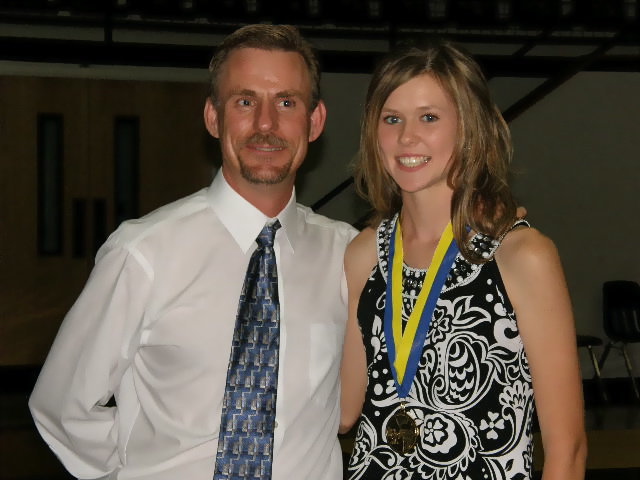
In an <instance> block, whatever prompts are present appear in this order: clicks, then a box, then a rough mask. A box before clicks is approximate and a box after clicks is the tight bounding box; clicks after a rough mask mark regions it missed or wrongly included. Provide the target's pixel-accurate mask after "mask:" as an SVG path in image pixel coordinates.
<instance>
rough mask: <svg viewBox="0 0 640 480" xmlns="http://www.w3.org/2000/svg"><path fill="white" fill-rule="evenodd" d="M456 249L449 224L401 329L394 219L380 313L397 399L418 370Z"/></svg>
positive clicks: (398, 238)
mask: <svg viewBox="0 0 640 480" xmlns="http://www.w3.org/2000/svg"><path fill="white" fill-rule="evenodd" d="M457 254H458V246H457V245H456V242H455V240H454V238H453V229H452V227H451V222H449V223H448V224H447V226H446V227H445V229H444V232H443V233H442V235H441V236H440V240H439V241H438V245H437V247H436V249H435V251H434V253H433V257H432V258H431V263H430V264H429V268H428V269H427V273H426V276H425V279H424V282H423V284H422V288H421V289H420V293H419V294H418V298H417V299H416V303H415V305H414V307H413V310H412V311H411V314H410V315H409V319H408V321H407V325H406V326H405V328H404V332H403V329H402V265H403V250H402V231H401V228H400V218H399V217H398V219H397V220H396V223H395V227H394V232H393V233H392V235H391V238H390V239H389V263H388V266H389V270H388V278H387V296H386V302H385V312H384V333H385V338H386V340H387V353H388V355H389V363H390V364H391V371H392V372H393V378H394V380H395V382H396V389H397V390H398V396H399V397H401V398H404V397H406V396H407V395H408V394H409V390H410V389H411V384H412V382H413V378H414V377H415V374H416V371H417V369H418V363H419V361H420V356H421V354H422V347H423V345H424V341H425V338H426V336H427V332H428V331H429V324H430V323H431V317H432V315H433V311H434V310H435V306H436V303H437V301H438V297H439V296H440V292H441V291H442V286H443V285H444V282H445V280H446V279H447V275H448V274H449V270H450V269H451V266H452V264H453V262H454V261H455V258H456V255H457Z"/></svg>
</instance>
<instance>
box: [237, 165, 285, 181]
mask: <svg viewBox="0 0 640 480" xmlns="http://www.w3.org/2000/svg"><path fill="white" fill-rule="evenodd" d="M290 171H291V169H290V166H289V165H287V166H285V167H281V168H273V167H260V168H246V167H243V168H242V177H243V178H244V179H245V180H246V181H248V182H249V183H253V184H255V185H278V184H279V183H282V182H284V181H285V180H286V179H287V178H288V177H289V172H290Z"/></svg>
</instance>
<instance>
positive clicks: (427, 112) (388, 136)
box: [378, 74, 458, 193]
mask: <svg viewBox="0 0 640 480" xmlns="http://www.w3.org/2000/svg"><path fill="white" fill-rule="evenodd" d="M457 129H458V115H457V110H456V106H455V104H454V103H453V101H452V100H451V98H450V97H449V95H448V94H447V93H446V92H445V91H444V89H443V88H442V87H441V86H440V83H439V82H438V81H437V80H436V79H435V78H434V77H433V76H431V75H429V74H423V75H419V76H417V77H413V78H412V79H411V80H409V81H408V82H406V83H403V84H402V85H400V86H399V87H398V88H396V89H395V90H394V91H393V92H391V95H389V97H388V98H387V100H386V102H385V103H384V105H383V107H382V112H381V113H380V118H379V119H378V145H379V147H380V151H381V154H382V159H383V162H384V167H385V169H386V170H387V172H388V173H389V175H391V177H392V178H393V179H394V181H395V182H396V183H397V184H398V186H399V187H400V189H401V190H402V191H404V192H408V193H413V192H416V191H419V190H424V189H427V188H431V187H434V186H441V187H442V186H444V187H446V188H448V187H447V174H448V172H449V169H450V167H451V158H452V155H453V152H454V149H455V144H456V135H457Z"/></svg>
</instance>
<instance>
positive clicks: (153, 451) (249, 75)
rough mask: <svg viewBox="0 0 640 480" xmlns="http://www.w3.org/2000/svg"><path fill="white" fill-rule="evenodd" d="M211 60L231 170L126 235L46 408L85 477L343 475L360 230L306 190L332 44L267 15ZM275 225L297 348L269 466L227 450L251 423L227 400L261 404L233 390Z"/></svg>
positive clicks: (41, 383) (59, 449) (43, 399)
mask: <svg viewBox="0 0 640 480" xmlns="http://www.w3.org/2000/svg"><path fill="white" fill-rule="evenodd" d="M210 72H211V97H210V98H209V99H207V101H206V104H205V108H204V120H205V124H206V127H207V130H208V131H209V132H210V133H211V135H213V136H214V137H217V138H219V140H220V145H221V149H222V169H221V171H219V172H218V173H217V175H216V176H215V179H214V180H213V183H212V185H211V186H210V187H209V188H208V189H204V190H202V191H200V192H197V193H195V194H193V195H191V196H190V197H187V198H184V199H182V200H178V201H177V202H174V203H172V204H169V205H167V206H165V207H162V208H160V209H158V210H157V211H155V212H152V213H151V214H149V215H147V216H146V217H143V218H141V219H139V220H135V221H131V222H125V223H124V224H123V225H122V226H121V227H120V228H118V230H116V232H114V233H113V234H112V235H111V237H110V238H109V239H108V240H107V242H106V243H105V245H103V247H102V248H101V250H100V251H99V253H98V255H97V260H96V265H95V268H94V270H93V272H92V274H91V276H90V278H89V280H88V282H87V285H86V286H85V289H84V291H83V293H82V294H81V295H80V297H79V299H78V301H77V302H76V304H75V305H74V306H73V308H72V309H71V311H70V312H69V314H68V315H67V317H66V318H65V320H64V322H63V324H62V326H61V328H60V332H59V333H58V336H57V338H56V340H55V342H54V344H53V346H52V348H51V352H50V354H49V357H48V358H47V361H46V362H45V365H44V367H43V369H42V372H41V375H40V378H39V379H38V382H37V384H36V387H35V389H34V392H33V394H32V396H31V399H30V408H31V411H32V414H33V416H34V419H35V421H36V425H37V427H38V429H39V431H40V433H41V434H42V436H43V437H44V439H45V440H46V441H47V443H48V444H49V445H50V446H51V448H52V449H53V450H54V452H55V453H56V454H57V455H58V457H59V458H60V460H61V461H62V462H63V464H64V465H65V466H66V467H67V469H68V470H69V471H70V472H71V473H73V474H74V475H76V476H78V477H79V478H109V479H115V478H119V479H120V478H127V479H136V480H140V479H144V480H151V479H153V480H176V479H189V480H210V479H211V478H245V476H246V478H264V479H269V478H273V479H274V480H289V479H293V478H299V479H314V480H316V479H318V480H322V479H327V480H334V479H339V478H342V460H341V451H340V446H339V444H338V442H337V437H336V433H337V429H338V421H339V407H338V391H339V386H338V370H339V361H340V356H341V345H342V337H343V332H344V323H345V318H346V303H345V298H346V296H345V284H344V278H343V269H342V259H343V254H344V250H345V247H346V245H347V243H348V242H349V241H350V240H351V238H352V237H353V236H354V235H355V230H354V229H353V228H352V227H350V226H348V225H346V224H344V223H341V222H335V221H331V220H329V219H327V218H325V217H322V216H319V215H316V214H314V213H313V212H311V211H310V210H309V209H308V208H306V207H303V206H300V205H297V204H296V202H295V192H294V180H295V174H296V171H297V169H298V167H299V166H300V164H301V163H302V161H303V160H304V157H305V155H306V153H307V146H308V142H310V141H313V140H315V139H316V138H317V137H318V136H319V135H320V133H321V132H322V129H323V126H324V121H325V115H326V112H325V106H324V104H323V103H322V101H321V100H320V98H319V71H318V64H317V60H316V59H315V57H314V55H313V53H312V51H311V49H310V47H309V45H308V44H307V43H306V42H305V41H304V40H303V39H302V38H301V37H300V35H299V33H298V32H297V30H295V29H294V28H292V27H288V26H268V25H252V26H247V27H243V28H241V29H239V30H238V31H236V32H234V33H233V34H231V35H230V36H229V37H228V38H227V39H226V40H225V41H224V42H223V44H222V45H221V46H220V48H219V49H218V51H217V53H216V54H215V55H214V57H213V59H212V61H211V65H210ZM276 222H277V223H276ZM278 225H280V228H279V229H278ZM265 229H270V231H271V232H272V233H273V232H274V231H275V240H274V245H273V247H264V248H265V249H267V248H271V249H272V251H273V252H274V253H275V259H276V260H275V263H276V267H275V268H276V270H277V282H276V284H277V293H276V294H275V298H276V302H277V298H278V296H279V304H278V303H276V305H277V307H276V312H279V313H277V315H278V316H279V317H273V318H279V350H277V355H279V361H277V363H276V367H277V368H276V372H277V382H276V386H277V395H276V396H275V397H274V398H275V400H274V401H275V405H276V409H275V419H271V420H266V421H263V423H262V424H261V425H260V427H259V428H258V430H260V433H264V432H263V431H262V429H263V428H264V429H265V430H272V431H273V433H272V436H271V438H270V439H268V440H267V443H266V444H265V445H267V446H268V448H265V449H264V452H263V448H262V447H260V448H259V450H260V454H264V458H265V460H263V463H262V464H261V466H259V467H256V469H255V470H253V468H254V467H247V466H246V465H244V464H243V465H242V466H240V467H235V466H232V467H229V466H228V465H227V464H226V463H225V462H226V461H227V460H228V458H227V456H228V453H227V451H226V449H227V444H228V443H229V442H227V437H226V436H225V435H227V433H229V432H231V431H232V430H229V431H227V429H228V428H231V427H235V423H234V422H235V420H233V421H231V420H228V417H225V415H227V411H228V410H229V409H232V408H234V405H240V404H242V407H243V408H244V403H243V401H241V400H232V399H233V398H235V397H232V396H228V395H232V393H229V392H228V391H226V389H228V388H229V385H230V384H233V385H236V382H235V380H236V378H235V375H236V374H235V373H232V372H235V370H233V368H236V367H232V360H231V359H232V358H234V356H236V354H235V353H234V352H236V350H235V349H236V348H240V347H238V346H237V345H236V344H237V343H238V342H237V341H236V340H237V337H238V336H239V335H240V334H239V333H238V331H236V332H235V333H234V330H237V328H238V327H236V321H238V322H240V317H241V315H240V311H241V310H242V308H244V307H242V308H239V305H240V306H242V305H244V303H245V299H246V297H247V296H248V295H249V294H248V293H247V295H245V293H246V292H245V290H244V288H243V284H244V282H245V272H247V268H248V265H251V264H252V262H253V260H252V256H253V255H254V253H255V252H258V250H257V248H256V241H257V240H256V239H257V237H258V235H259V234H261V231H262V232H264V231H265ZM276 230H277V231H276ZM261 245H262V244H261ZM260 248H262V247H260ZM250 259H251V260H250ZM247 281H248V280H247ZM241 296H242V298H241ZM239 298H241V300H240V302H239ZM278 309H279V310H278ZM236 314H238V319H236ZM269 315H271V314H269ZM270 318H271V317H270ZM276 322H277V320H276ZM232 340H233V342H232ZM276 340H278V336H276ZM232 343H233V344H234V345H233V350H232ZM276 343H277V341H276ZM239 355H240V357H242V356H243V355H244V354H239ZM270 358H271V357H270ZM256 362H258V360H256ZM247 378H249V377H247ZM271 378H273V373H272V374H271ZM261 382H262V381H261ZM261 382H260V383H261ZM257 383H258V381H257V380H256V379H255V378H253V377H250V378H249V380H247V384H246V385H244V384H243V387H247V388H249V389H252V388H254V387H256V388H257V387H258V386H257V385H256V384H257ZM260 386H263V385H262V383H261V385H260ZM276 386H274V389H275V388H276ZM112 396H113V397H114V398H115V403H116V406H115V407H110V406H106V405H107V402H108V401H109V399H110V398H111V397H112ZM236 402H237V403H236ZM269 402H270V401H266V402H264V403H269ZM110 405H111V404H110ZM223 418H224V419H225V420H223ZM265 418H267V417H265ZM243 421H244V420H243ZM267 424H268V425H267ZM265 425H266V426H265ZM245 430H246V428H245ZM245 433H246V432H245ZM234 435H235V436H237V435H239V434H236V433H232V434H231V436H232V437H233V436H234ZM223 437H224V441H223ZM219 440H220V441H219ZM233 440H234V439H233V438H232V441H231V443H229V445H232V446H233V445H234V444H233ZM252 442H253V440H252ZM253 445H254V444H253V443H252V444H251V446H250V449H249V452H248V453H249V454H255V450H256V449H255V448H254V447H253ZM256 445H257V444H256ZM260 445H262V444H260ZM238 448H241V449H242V448H244V447H238ZM271 449H272V450H271ZM233 453H234V452H232V454H233ZM235 453H236V454H237V453H238V452H237V451H236V452H235ZM241 453H242V454H247V452H245V451H244V450H243V451H242V452H241ZM245 456H246V455H245ZM214 472H215V474H214ZM256 472H257V473H256ZM214 475H215V477H214ZM254 475H255V476H254Z"/></svg>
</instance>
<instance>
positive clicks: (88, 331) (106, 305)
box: [29, 247, 150, 478]
mask: <svg viewBox="0 0 640 480" xmlns="http://www.w3.org/2000/svg"><path fill="white" fill-rule="evenodd" d="M98 257H99V259H98V261H97V263H96V266H95V268H94V270H93V272H92V273H91V276H90V277H89V280H88V282H87V284H86V286H85V288H84V290H83V292H82V294H81V295H80V297H79V298H78V300H77V301H76V303H75V304H74V306H73V307H72V308H71V310H70V311H69V313H68V314H67V316H66V317H65V319H64V321H63V323H62V325H61V327H60V330H59V332H58V334H57V336H56V339H55V341H54V343H53V345H52V347H51V350H50V352H49V355H48V357H47V360H46V361H45V364H44V366H43V368H42V371H41V372H40V376H39V378H38V381H37V382H36V385H35V388H34V390H33V393H32V394H31V398H30V399H29V408H30V409H31V413H32V415H33V418H34V420H35V423H36V426H37V427H38V430H39V432H40V434H41V435H42V437H43V438H44V440H45V441H46V442H47V444H48V445H49V446H50V448H51V449H52V450H53V451H54V452H55V454H56V455H57V456H58V458H59V459H60V461H61V462H62V463H63V464H64V466H65V467H66V468H67V470H69V471H70V472H71V473H72V474H74V475H75V476H77V477H79V478H99V477H102V476H104V475H106V474H108V473H109V472H111V471H113V470H115V469H116V468H117V467H118V466H119V464H120V459H119V455H118V450H117V440H118V429H117V423H116V419H117V415H116V408H115V407H107V406H106V404H107V402H108V401H109V400H110V398H111V397H112V395H113V394H114V392H116V390H117V388H118V385H119V382H120V379H121V377H122V375H123V373H124V371H125V370H126V369H127V367H128V365H129V363H130V360H131V355H132V354H133V350H134V342H135V341H136V340H137V338H138V330H139V328H140V327H139V326H140V323H141V322H140V320H141V319H142V316H143V311H144V303H145V301H146V298H147V295H148V291H149V286H150V280H149V276H148V274H147V272H145V270H144V269H143V268H142V267H141V265H140V263H138V262H137V261H136V259H135V258H134V257H133V256H132V255H131V254H130V252H128V251H127V250H124V249H121V248H116V249H108V248H105V247H103V250H102V251H101V252H100V253H99V254H98Z"/></svg>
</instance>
